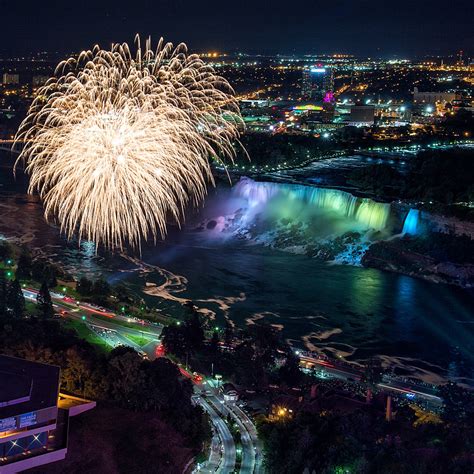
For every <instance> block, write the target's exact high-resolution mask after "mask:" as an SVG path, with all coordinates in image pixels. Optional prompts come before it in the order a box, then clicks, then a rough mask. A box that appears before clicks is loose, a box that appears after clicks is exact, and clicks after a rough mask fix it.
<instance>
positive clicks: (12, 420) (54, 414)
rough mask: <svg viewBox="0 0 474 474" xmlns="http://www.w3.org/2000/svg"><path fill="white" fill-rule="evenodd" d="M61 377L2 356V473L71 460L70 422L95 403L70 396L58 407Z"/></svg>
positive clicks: (34, 364)
mask: <svg viewBox="0 0 474 474" xmlns="http://www.w3.org/2000/svg"><path fill="white" fill-rule="evenodd" d="M59 374H60V369H59V367H55V366H51V365H46V364H40V363H37V362H31V361H27V360H23V359H17V358H14V357H7V356H2V355H0V473H1V474H10V473H16V472H20V471H23V470H25V469H30V468H33V467H38V466H42V465H44V464H48V463H51V462H55V461H59V460H61V459H64V457H65V456H66V452H67V437H68V426H69V417H70V416H73V415H75V414H78V413H80V412H82V411H85V410H86V409H90V408H93V407H94V406H95V402H87V401H85V400H80V399H76V398H73V397H66V399H65V400H64V401H63V400H61V402H60V405H59V406H58V400H59ZM61 406H64V408H61Z"/></svg>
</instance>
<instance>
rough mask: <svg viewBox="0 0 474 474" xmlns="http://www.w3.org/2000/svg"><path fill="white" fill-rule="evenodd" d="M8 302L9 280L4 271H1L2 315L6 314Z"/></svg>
mask: <svg viewBox="0 0 474 474" xmlns="http://www.w3.org/2000/svg"><path fill="white" fill-rule="evenodd" d="M6 304H7V281H6V280H5V277H4V276H3V273H0V317H1V316H3V315H4V314H5V310H6Z"/></svg>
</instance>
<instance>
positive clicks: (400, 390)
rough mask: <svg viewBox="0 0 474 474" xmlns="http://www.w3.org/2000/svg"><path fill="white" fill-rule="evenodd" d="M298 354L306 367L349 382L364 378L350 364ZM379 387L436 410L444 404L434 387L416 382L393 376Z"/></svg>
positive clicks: (385, 378)
mask: <svg viewBox="0 0 474 474" xmlns="http://www.w3.org/2000/svg"><path fill="white" fill-rule="evenodd" d="M296 354H297V355H298V356H299V358H300V363H301V364H302V365H304V366H306V367H308V366H313V367H315V366H318V367H321V369H322V370H324V372H325V373H327V374H328V375H330V376H332V377H334V378H340V379H342V380H346V381H348V382H360V381H361V380H362V372H360V371H357V370H356V369H355V368H352V367H350V366H349V365H348V364H344V363H341V364H339V363H338V362H337V361H332V360H327V359H325V358H319V357H318V356H317V355H312V354H309V353H306V352H302V351H296ZM377 387H378V388H380V389H381V390H383V391H384V392H391V393H395V394H398V395H400V394H403V395H405V396H406V397H407V398H408V399H411V400H414V401H415V400H421V401H423V402H424V404H426V406H427V407H429V408H432V409H435V410H437V409H439V408H440V407H441V406H442V404H443V400H442V399H441V397H439V396H438V395H436V392H435V390H434V389H432V388H429V387H425V386H419V385H417V384H416V383H415V382H410V381H400V380H398V379H397V378H393V377H392V378H390V377H384V379H383V381H382V382H380V383H378V384H377Z"/></svg>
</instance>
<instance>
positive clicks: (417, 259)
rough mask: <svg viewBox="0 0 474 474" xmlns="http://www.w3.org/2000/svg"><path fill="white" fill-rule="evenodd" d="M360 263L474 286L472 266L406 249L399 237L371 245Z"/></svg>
mask: <svg viewBox="0 0 474 474" xmlns="http://www.w3.org/2000/svg"><path fill="white" fill-rule="evenodd" d="M362 265H363V266H365V267H371V268H377V269H379V270H386V271H392V272H397V273H403V274H405V275H409V276H414V277H418V278H423V279H425V280H429V281H432V282H436V283H449V284H453V285H458V286H462V287H464V288H471V287H474V265H472V264H469V263H466V264H459V263H453V262H449V261H438V260H437V259H435V258H433V257H431V256H429V255H425V254H422V253H418V252H415V251H413V250H410V249H407V248H406V247H405V246H404V245H403V240H401V239H394V240H391V241H379V242H376V243H374V244H372V245H371V246H370V247H369V249H368V250H367V252H366V253H365V255H364V257H363V258H362Z"/></svg>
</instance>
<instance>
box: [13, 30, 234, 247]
mask: <svg viewBox="0 0 474 474" xmlns="http://www.w3.org/2000/svg"><path fill="white" fill-rule="evenodd" d="M241 124H242V120H241V116H240V112H239V108H238V105H237V101H236V99H235V97H234V93H233V90H232V88H231V87H230V85H229V83H228V82H227V81H226V80H225V79H223V78H222V77H220V76H219V75H217V74H216V72H215V71H214V69H213V68H212V67H211V66H210V65H208V64H205V63H204V62H203V61H202V60H201V59H200V58H199V57H198V56H196V55H194V54H188V52H187V48H186V45H184V44H180V45H178V46H177V47H174V46H173V45H172V44H171V43H164V42H163V40H160V42H159V43H158V46H157V48H156V49H152V47H151V43H150V41H147V42H146V45H145V46H144V47H142V46H141V45H140V41H139V39H137V51H136V53H135V54H133V53H132V52H131V50H130V48H129V46H128V45H127V44H117V45H113V46H112V48H111V49H110V50H103V49H100V47H98V46H96V47H94V48H93V49H92V50H90V51H85V52H82V53H81V54H80V56H79V57H78V58H70V59H68V60H67V61H64V62H62V63H60V64H59V66H58V67H57V69H56V73H55V77H53V78H52V79H50V80H49V81H48V82H47V83H46V85H45V86H44V87H42V88H41V90H40V91H39V92H38V95H37V97H36V99H35V100H34V102H33V103H32V105H31V108H30V110H29V113H28V116H27V117H26V119H25V120H24V121H23V123H22V125H21V126H20V129H19V131H18V134H17V136H16V140H17V141H21V142H23V143H24V148H23V151H22V153H21V155H20V157H19V160H21V161H23V162H24V163H25V169H26V172H27V173H28V174H29V175H30V187H29V191H30V192H37V193H38V194H39V195H40V197H41V199H42V200H43V202H44V208H45V216H46V219H49V220H51V219H53V220H55V221H56V222H58V223H59V225H60V227H61V230H62V231H63V232H64V233H65V234H66V236H67V237H68V238H71V237H72V236H73V235H76V234H77V235H78V237H79V240H81V239H87V240H92V241H94V242H95V243H96V245H97V246H99V245H103V246H105V247H107V248H123V246H124V245H125V244H127V243H129V244H131V245H132V246H134V247H138V246H140V243H141V241H142V240H143V239H146V238H148V237H150V236H152V237H153V238H154V239H155V240H156V239H157V237H163V236H164V235H165V234H166V227H167V222H169V221H170V220H173V221H175V222H177V223H179V222H180V221H181V220H182V218H183V213H184V209H185V207H186V206H187V205H188V204H193V205H197V204H198V203H200V202H201V201H202V200H203V198H204V196H205V194H206V185H207V183H208V182H211V183H213V179H212V174H211V168H210V163H209V159H218V160H221V159H224V158H230V159H232V158H233V156H234V155H233V153H234V151H233V147H232V142H233V141H234V140H236V139H237V138H238V135H239V127H240V125H241Z"/></svg>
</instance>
